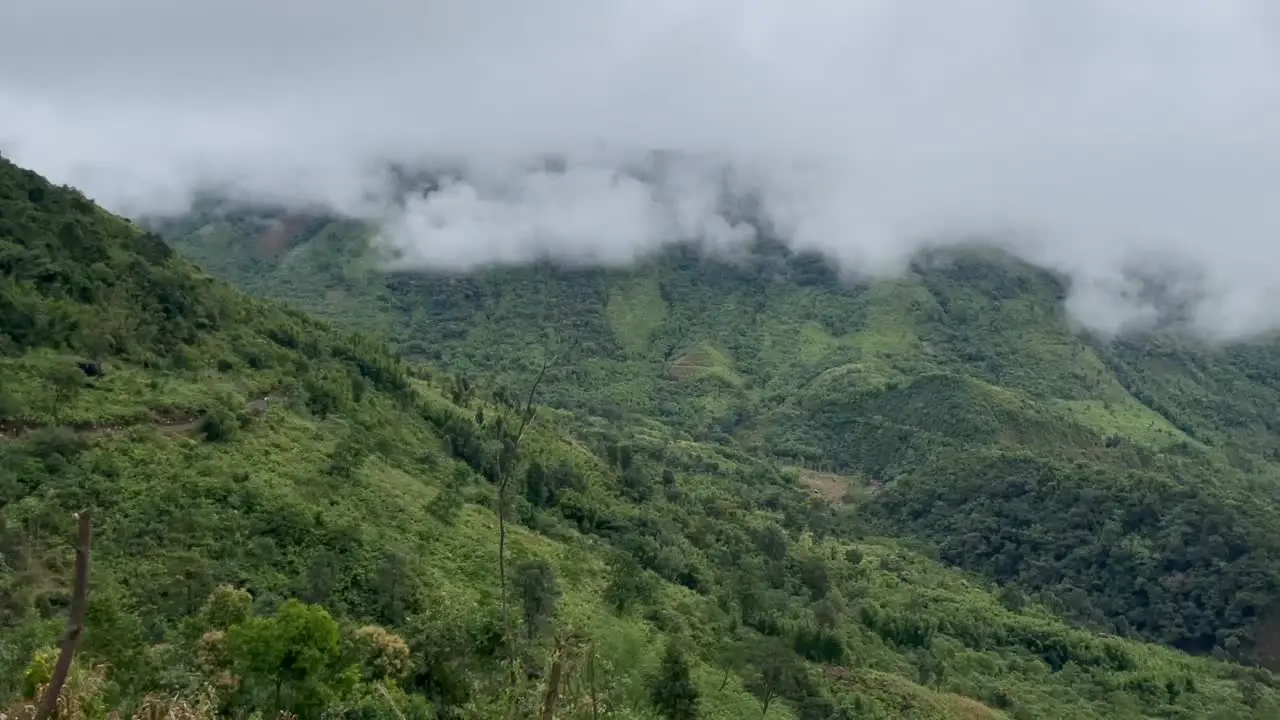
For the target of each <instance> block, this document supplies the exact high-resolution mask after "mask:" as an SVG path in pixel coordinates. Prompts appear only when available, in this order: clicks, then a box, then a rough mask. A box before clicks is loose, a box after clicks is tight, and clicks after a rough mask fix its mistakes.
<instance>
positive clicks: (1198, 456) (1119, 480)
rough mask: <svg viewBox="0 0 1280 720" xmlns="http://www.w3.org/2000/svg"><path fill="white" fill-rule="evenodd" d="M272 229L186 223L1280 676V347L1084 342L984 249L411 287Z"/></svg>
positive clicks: (351, 228) (337, 227)
mask: <svg viewBox="0 0 1280 720" xmlns="http://www.w3.org/2000/svg"><path fill="white" fill-rule="evenodd" d="M255 217H256V218H257V219H254V218H255ZM268 217H270V213H264V214H260V215H258V216H255V215H253V214H252V213H234V214H231V215H230V216H228V215H225V214H224V215H219V214H206V215H199V214H197V215H193V216H191V217H188V218H186V219H184V222H185V223H186V225H185V227H179V226H169V227H166V228H163V230H164V232H165V233H166V235H168V236H169V237H171V238H172V240H173V242H174V243H175V244H176V245H177V247H179V248H181V249H182V250H183V252H187V253H190V254H191V255H192V257H195V258H196V259H197V260H198V261H199V262H202V263H205V264H207V266H208V267H210V268H211V269H213V270H214V271H215V272H219V273H221V274H222V275H223V276H224V277H226V278H227V279H229V280H232V281H234V282H236V283H237V284H239V285H241V286H242V287H244V288H245V289H247V290H250V291H251V292H257V293H260V294H263V295H268V296H273V297H286V298H288V299H291V300H294V301H296V302H298V303H300V304H302V305H303V306H305V307H307V308H309V309H311V310H313V311H315V312H318V313H321V314H324V315H326V316H328V317H330V318H332V319H334V320H335V321H339V322H344V323H346V322H349V323H359V324H360V325H361V326H362V327H368V328H372V329H377V330H378V331H380V332H382V333H383V334H384V335H386V336H388V337H390V338H391V339H393V340H394V341H395V342H396V343H397V344H398V345H399V346H400V348H401V349H402V350H403V351H404V352H406V353H409V354H411V355H414V356H417V357H421V358H423V359H427V360H430V361H433V362H437V363H441V364H444V365H447V366H448V367H450V368H454V369H458V370H461V371H464V372H484V373H497V374H498V375H503V376H510V377H518V376H520V375H521V374H523V373H527V372H528V368H529V367H530V365H531V364H532V363H533V362H534V356H533V355H531V353H530V351H529V348H530V347H537V346H538V345H539V344H540V343H541V342H542V335H543V334H544V332H545V328H547V327H548V326H552V327H555V328H556V329H557V331H558V332H560V333H561V334H562V335H565V336H568V337H571V338H572V339H574V340H576V341H578V342H579V343H580V344H579V346H578V347H579V352H578V355H577V357H576V362H575V363H573V371H572V372H569V373H565V374H564V375H563V376H562V377H561V378H559V379H558V380H557V381H554V382H552V383H550V384H549V385H548V388H547V393H548V400H549V401H550V402H552V403H554V404H556V405H558V406H560V407H564V408H570V409H573V410H575V411H579V412H587V413H591V414H595V415H599V416H604V417H615V416H628V415H629V416H632V417H635V416H640V417H648V418H654V419H656V420H658V421H660V422H662V423H665V424H668V425H670V426H672V427H674V428H678V429H679V430H681V431H683V432H685V433H688V435H689V437H690V438H692V439H695V440H698V441H704V442H716V443H721V444H729V445H733V446H736V447H739V448H741V449H744V450H746V451H747V452H749V453H752V454H753V455H756V456H762V457H771V458H774V459H776V460H777V461H779V462H781V463H784V464H794V465H798V466H802V467H807V468H810V469H815V470H824V471H834V472H838V473H842V474H844V475H847V476H849V477H851V478H854V480H855V485H857V484H864V485H869V486H870V488H871V489H872V490H873V491H874V492H871V493H864V505H863V510H864V513H865V515H866V516H867V517H869V518H872V519H874V520H876V521H877V523H878V527H879V528H880V529H881V530H884V531H886V532H889V533H892V534H906V535H910V536H912V537H915V538H919V539H924V540H927V541H929V542H930V543H931V544H932V545H933V546H934V547H935V548H937V550H938V551H939V552H940V553H941V555H942V557H943V558H944V559H946V560H947V561H949V562H951V563H953V564H956V565H959V566H961V567H964V568H968V569H971V570H977V571H980V572H982V573H983V574H985V575H987V576H988V577H990V578H992V579H994V580H998V581H1001V582H1013V583H1015V584H1017V585H1018V586H1020V587H1021V588H1022V589H1023V590H1025V591H1028V592H1031V593H1035V594H1038V595H1039V596H1041V597H1042V598H1043V599H1044V600H1045V601H1046V602H1049V603H1051V604H1053V605H1054V606H1055V607H1058V608H1059V609H1060V610H1061V611H1062V612H1064V613H1066V614H1068V615H1070V616H1071V617H1072V618H1074V619H1075V620H1076V621H1077V622H1080V623H1084V624H1086V625H1088V626H1090V627H1095V628H1099V629H1104V630H1107V631H1110V632H1117V633H1121V634H1134V635H1136V636H1138V637H1141V638H1144V639H1148V640H1153V641H1158V642H1163V643H1167V644H1170V645H1172V646H1175V647H1179V648H1182V649H1186V650H1190V651H1195V652H1211V651H1212V652H1219V653H1227V654H1229V655H1232V656H1234V657H1239V658H1248V659H1256V660H1259V661H1262V662H1265V663H1267V664H1269V665H1272V666H1273V667H1280V657H1278V656H1276V652H1275V650H1273V649H1272V646H1273V645H1277V643H1276V641H1275V640H1274V639H1273V637H1272V636H1273V635H1274V630H1273V629H1272V627H1273V624H1274V620H1273V618H1275V617H1276V613H1277V609H1278V608H1280V604H1278V601H1280V534H1278V533H1277V532H1276V531H1275V529H1274V523H1273V522H1272V520H1271V519H1272V518H1274V517H1276V516H1277V512H1280V500H1278V498H1277V487H1278V486H1277V477H1278V468H1277V465H1276V464H1275V463H1274V462H1273V459H1274V457H1275V448H1276V447H1277V442H1280V434H1277V432H1276V430H1275V428H1276V422H1277V421H1276V419H1275V407H1277V405H1276V404H1275V401H1276V400H1280V398H1277V396H1276V383H1278V382H1280V366H1278V365H1277V364H1278V363H1280V350H1278V349H1277V348H1276V346H1275V345H1274V344H1264V345H1254V346H1247V347H1230V348H1214V347H1205V346H1201V345H1197V344H1195V343H1192V342H1189V341H1187V340H1185V339H1179V338H1177V337H1174V336H1171V335H1160V334H1157V335H1154V336H1150V337H1145V338H1126V339H1122V340H1119V341H1116V342H1114V343H1102V342H1098V341H1096V340H1094V339H1091V338H1089V337H1087V336H1081V335H1079V334H1077V333H1075V332H1073V330H1072V328H1071V327H1070V324H1069V322H1068V320H1067V318H1066V316H1065V314H1064V312H1063V309H1062V298H1063V297H1064V296H1065V286H1064V284H1063V281H1062V280H1061V279H1060V278H1057V277H1054V276H1053V275H1051V274H1049V273H1045V272H1043V271H1040V270H1038V269H1036V268H1033V267H1030V266H1028V265H1026V264H1024V263H1021V262H1019V261H1017V260H1014V259H1012V258H1009V257H1007V256H1004V255H1001V254H999V253H994V252H986V251H980V250H966V251H963V252H948V253H941V252H939V253H933V254H931V255H926V256H922V257H920V258H918V259H917V261H916V262H915V263H914V264H913V266H912V270H911V272H910V273H909V274H908V275H907V276H906V277H904V278H902V279H900V280H897V281H885V282H874V283H854V282H843V281H841V280H840V278H838V277H836V275H835V273H834V271H833V270H832V269H831V268H830V267H828V266H827V265H826V264H825V263H824V262H823V261H822V260H821V259H820V258H816V257H811V256H805V255H796V254H793V253H790V252H788V251H786V250H785V249H783V248H780V247H776V246H770V245H763V246H761V247H758V248H757V249H756V251H755V252H754V253H753V254H751V255H750V256H748V257H745V258H735V259H734V260H733V261H732V262H725V261H719V260H716V259H713V258H706V257H703V256H702V255H700V254H699V253H698V252H697V251H696V250H694V249H692V248H687V247H676V248H672V249H670V250H669V251H668V252H666V253H664V254H663V255H661V256H659V257H656V258H654V259H652V260H651V261H649V262H647V263H645V264H643V265H641V266H639V267H636V268H633V269H630V270H626V271H603V270H600V271H594V270H568V269H562V268H556V267H552V266H549V265H541V266H537V267H523V268H504V269H494V270H490V271H487V272H482V273H471V274H465V275H440V274H430V273H413V274H411V273H403V274H398V275H393V276H386V275H381V274H378V273H377V272H376V271H375V267H374V265H373V263H372V260H371V259H370V257H371V256H370V254H369V252H368V247H367V238H368V236H369V233H370V231H369V229H368V228H363V227H361V226H359V225H357V224H353V223H350V222H336V221H335V222H329V223H327V224H326V223H317V224H315V225H308V226H307V227H308V230H307V232H306V233H299V234H297V235H296V236H295V237H294V239H293V240H294V243H293V244H292V245H289V244H288V243H286V245H288V246H289V247H290V249H289V250H287V251H284V252H283V254H281V255H280V256H279V259H278V260H276V261H272V260H263V259H260V258H259V259H253V260H249V259H247V258H248V257H249V255H248V254H247V253H246V250H245V248H246V247H250V246H253V244H254V243H257V242H261V240H262V237H263V236H262V234H261V233H262V232H263V231H262V230H261V229H260V228H264V227H274V226H272V225H270V223H269V222H268V221H267V220H266V219H265V218H268ZM272 242H278V238H274V236H273V240H272ZM993 529H998V532H996V531H993Z"/></svg>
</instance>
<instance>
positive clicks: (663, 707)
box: [649, 641, 699, 720]
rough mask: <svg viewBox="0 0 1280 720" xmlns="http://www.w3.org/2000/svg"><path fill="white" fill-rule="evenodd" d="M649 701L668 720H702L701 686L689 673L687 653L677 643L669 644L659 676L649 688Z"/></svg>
mask: <svg viewBox="0 0 1280 720" xmlns="http://www.w3.org/2000/svg"><path fill="white" fill-rule="evenodd" d="M649 697H650V699H651V700H652V702H653V705H654V707H655V708H657V710H658V713H659V714H660V715H662V717H664V718H667V720H695V718H697V717H698V697H699V696H698V686H697V685H695V684H694V682H693V676H692V675H690V673H689V661H688V659H687V658H686V657H685V654H684V650H682V649H681V647H680V645H679V644H678V643H676V642H674V641H672V642H668V643H667V650H666V653H665V654H663V656H662V665H660V666H659V668H658V674H657V675H656V676H654V678H653V680H652V681H651V683H650V685H649Z"/></svg>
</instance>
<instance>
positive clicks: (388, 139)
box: [0, 0, 1280, 340]
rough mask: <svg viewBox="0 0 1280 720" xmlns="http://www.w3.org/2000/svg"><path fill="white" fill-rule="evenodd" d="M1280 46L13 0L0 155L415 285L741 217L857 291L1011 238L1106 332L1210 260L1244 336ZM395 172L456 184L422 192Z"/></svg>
mask: <svg viewBox="0 0 1280 720" xmlns="http://www.w3.org/2000/svg"><path fill="white" fill-rule="evenodd" d="M1277 35H1280V6H1277V5H1276V4H1275V3H1274V2H1268V1H1267V0H1217V1H1216V2H1212V3H1206V2H1201V1H1199V0H1128V1H1127V2H1123V3H1118V2H1114V1H1113V0H1074V1H1073V2H1070V3H1029V2H1025V1H1024V0H967V1H957V0H917V1H916V2H912V3H901V2H893V1H892V0H848V1H847V2H842V3H832V2H825V1H824V0H792V2H789V3H778V2H773V1H770V2H765V0H646V1H645V2H636V1H635V0H543V1H542V2H538V3H529V2H518V1H517V0H471V1H470V2H466V3H457V2H444V1H443V0H421V1H420V2H417V3H407V2H394V3H393V2H390V0H371V1H369V2H363V3H356V2H354V1H353V0H345V1H341V2H340V1H339V0H314V1H312V2H306V3H303V2H301V0H276V1H275V2H271V3H263V2H250V1H249V0H223V1H222V2H212V0H190V1H189V2H184V3H172V2H162V1H161V0H118V2H114V3H107V4H103V3H94V2H90V0H44V1H43V2H40V3H10V4H7V5H5V6H4V7H3V8H0V150H3V152H5V154H7V155H9V156H10V157H12V158H13V159H14V160H15V161H18V162H20V163H23V164H26V165H29V166H31V167H33V168H35V169H37V170H39V171H41V172H43V173H45V174H46V175H48V176H50V177H51V178H53V179H54V180H56V181H59V182H67V183H71V184H74V185H77V186H79V187H81V188H83V189H84V190H85V191H86V192H88V193H89V194H90V195H91V196H93V197H95V198H96V199H98V200H99V201H101V202H103V203H104V204H106V205H107V206H109V207H111V208H113V209H117V210H120V211H121V212H125V213H129V214H144V213H175V212H181V211H182V210H184V209H185V208H186V207H187V205H188V204H189V202H190V201H191V198H192V196H193V194H194V193H196V192H198V191H200V190H202V189H209V188H216V189H221V190H223V191H225V192H228V193H230V194H232V195H234V196H237V197H242V198H254V199H260V200H269V201H273V202H281V203H286V204H298V205H315V204H318V205H321V206H324V207H327V208H330V209H332V210H335V211H338V212H342V213H345V214H349V215H354V216H360V217H368V218H371V219H375V220H378V221H379V222H380V223H381V224H382V227H383V232H382V235H381V237H382V240H383V242H384V243H385V244H386V245H387V246H388V247H389V248H391V249H393V250H394V251H396V254H397V255H398V257H399V262H400V263H401V264H403V265H406V266H409V267H433V268H452V269H466V268H475V267H481V266H485V265H489V264H493V263H515V262H526V261H529V260H532V259H535V258H540V257H547V256H550V257H553V258H557V259H560V260H563V261H566V262H574V263H604V264H621V263H628V262H632V261H634V260H635V259H637V258H641V257H644V256H645V255H647V254H649V253H651V252H653V251H654V250H655V249H656V248H659V247H661V246H662V245H664V244H666V243H670V242H674V241H678V240H684V239H690V238H703V239H705V240H706V242H708V243H710V244H712V245H714V246H717V247H724V248H731V247H733V246H735V245H738V244H740V243H741V242H742V241H743V240H744V239H746V238H749V237H750V236H751V234H752V233H753V232H754V229H753V226H752V225H748V224H745V223H743V222H742V213H741V212H739V210H738V209H737V208H736V207H735V206H736V205H740V204H741V202H742V200H743V198H748V199H750V201H751V203H752V204H753V207H754V209H753V210H752V217H754V218H756V219H757V220H759V221H760V222H763V223H764V224H765V225H767V226H768V227H769V229H770V230H769V231H770V233H771V234H776V235H777V236H779V237H781V238H783V239H785V240H786V241H788V242H789V243H791V244H792V245H794V246H795V247H797V248H804V249H816V250H821V251H822V252H824V253H826V254H828V255H829V256H830V257H831V258H833V259H834V260H835V261H836V262H838V263H839V264H840V265H841V266H842V267H843V268H844V269H846V270H848V271H851V272H856V273H861V274H867V273H870V274H877V273H880V274H888V273H893V272H897V271H900V270H901V268H902V267H903V266H904V262H905V259H906V258H907V257H908V256H909V255H910V254H911V253H912V252H914V251H915V250H917V249H919V248H920V247H923V246H925V245H928V244H938V243H943V244H945V243H947V242H951V241H953V240H958V239H967V238H971V237H973V236H975V235H989V236H992V237H997V238H999V239H1000V242H1001V243H1002V244H1004V245H1005V246H1006V247H1008V248H1009V249H1011V250H1012V251H1014V252H1016V253H1018V254H1019V255H1021V256H1023V257H1024V258H1026V259H1028V260H1031V261H1033V262H1037V263H1040V264H1042V265H1045V266H1049V267H1053V268H1056V269H1059V270H1062V271H1064V272H1067V273H1068V274H1069V275H1070V276H1071V277H1072V280H1073V284H1072V295H1071V297H1070V298H1069V300H1068V309H1069V311H1070V312H1071V313H1072V314H1073V315H1074V316H1075V317H1076V318H1077V319H1078V320H1080V321H1081V322H1082V323H1084V324H1085V325H1086V326H1088V327H1090V328H1092V329H1094V330H1096V331H1098V332H1103V333H1108V334H1113V333H1118V332H1123V331H1125V330H1129V329H1135V328H1141V327H1144V326H1148V325H1150V324H1151V323H1153V322H1156V321H1158V320H1159V319H1160V317H1161V314H1162V313H1165V312H1166V309H1163V308H1164V306H1163V305H1161V302H1163V300H1160V298H1153V296H1152V295H1151V293H1150V292H1147V291H1146V290H1144V289H1143V287H1145V286H1144V282H1145V280H1144V279H1143V277H1144V273H1147V274H1149V273H1150V272H1155V271H1156V270H1159V269H1160V268H1163V267H1166V266H1169V265H1170V264H1173V265H1179V266H1190V267H1194V268H1196V272H1195V273H1193V274H1191V275H1185V274H1184V275H1178V276H1177V278H1178V279H1177V282H1176V283H1175V284H1176V285H1177V286H1178V287H1180V288H1182V290H1179V291H1178V295H1177V296H1178V297H1179V298H1181V300H1179V303H1180V305H1179V307H1182V308H1183V310H1185V312H1184V314H1185V316H1186V319H1187V321H1188V322H1189V323H1190V325H1191V327H1193V328H1194V329H1196V330H1197V331H1198V332H1200V333H1201V334H1204V335H1206V336H1209V337H1212V338H1215V339H1223V340H1230V339H1245V338H1250V337H1253V336H1256V335H1258V334H1261V333H1269V332H1271V331H1274V330H1276V329H1277V328H1280V311H1277V310H1276V309H1274V308H1275V306H1274V304H1273V303H1270V302H1268V300H1269V299H1270V298H1272V297H1275V295H1276V294H1275V290H1276V287H1275V286H1276V285H1277V280H1276V278H1280V243H1277V238H1278V237H1280V234H1278V231H1280V203H1277V202H1275V201H1274V199H1273V198H1272V197H1271V196H1270V195H1271V192H1272V191H1271V185H1272V183H1273V182H1274V181H1275V180H1276V179H1277V177H1280V62H1278V61H1280V58H1278V57H1277V48H1280V43H1277V42H1276V41H1277V39H1280V38H1277ZM655 151H665V154H664V152H658V153H657V154H655ZM388 163H396V164H400V165H404V166H408V167H428V168H436V169H439V168H441V167H446V166H447V167H450V168H456V169H457V170H458V171H457V172H454V173H452V174H451V175H450V178H449V179H447V180H446V181H444V182H442V183H441V184H440V185H439V187H438V188H437V189H436V190H435V191H434V192H432V193H430V194H428V195H426V196H425V197H424V196H415V197H411V198H409V199H402V198H398V197H395V193H394V192H392V189H391V188H392V185H391V184H390V183H389V182H388V179H389V178H388V176H387V174H386V173H385V172H384V170H385V168H386V167H387V164H388ZM1188 277H1191V278H1194V279H1193V280H1188V279H1187V278H1188ZM1188 283H1189V285H1188ZM1183 310H1180V312H1183Z"/></svg>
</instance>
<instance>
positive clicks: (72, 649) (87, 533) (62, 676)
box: [34, 510, 93, 720]
mask: <svg viewBox="0 0 1280 720" xmlns="http://www.w3.org/2000/svg"><path fill="white" fill-rule="evenodd" d="M76 519H78V520H79V521H80V530H79V532H78V533H77V534H76V568H75V573H76V575H75V586H74V587H73V589H72V591H71V614H70V615H69V616H68V617H67V629H66V631H65V632H64V633H63V635H62V652H61V653H59V654H58V664H57V665H56V666H54V669H53V677H52V678H50V679H49V687H47V688H45V691H44V698H42V699H41V700H40V707H39V708H38V709H37V710H36V716H35V719H34V720H48V719H49V718H50V717H52V716H53V712H54V710H56V709H57V707H58V696H59V695H60V694H61V693H62V686H63V685H64V684H65V683H66V682H67V674H68V673H69V672H71V661H72V659H73V658H74V657H75V654H76V646H77V645H79V644H80V637H81V636H82V635H84V616H85V611H86V610H87V609H88V607H89V549H90V546H91V544H92V543H93V525H92V519H91V517H90V514H89V511H88V510H82V511H80V512H79V513H76Z"/></svg>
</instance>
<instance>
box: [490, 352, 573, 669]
mask: <svg viewBox="0 0 1280 720" xmlns="http://www.w3.org/2000/svg"><path fill="white" fill-rule="evenodd" d="M567 354H568V351H567V350H566V351H565V352H562V353H559V354H557V355H552V354H551V352H550V350H549V348H547V347H546V346H545V345H544V346H543V352H542V363H541V365H540V366H539V367H538V374H537V375H536V376H535V377H534V378H533V383H532V384H531V385H530V386H529V394H528V396H527V397H526V398H525V401H524V406H523V407H521V408H519V411H520V425H519V427H518V428H517V429H516V434H515V437H514V438H512V439H511V441H510V443H509V444H508V442H507V439H506V438H505V437H504V438H502V441H501V442H502V447H501V448H499V450H498V592H499V594H500V596H501V602H502V627H503V632H505V633H506V636H507V654H508V660H509V661H510V663H511V683H512V684H513V685H514V684H515V683H516V679H517V675H516V659H517V655H516V637H515V633H514V632H513V631H512V629H511V609H510V607H509V601H508V598H507V488H508V486H510V484H511V474H512V471H513V470H514V469H515V464H516V458H517V456H518V454H519V452H520V442H521V441H522V440H524V433H525V431H526V430H527V429H528V428H529V424H530V423H532V422H533V418H534V416H536V415H537V414H538V407H537V404H536V400H537V398H538V388H539V387H541V386H542V381H543V379H544V378H546V376H547V371H548V370H550V369H551V368H552V367H553V366H554V365H555V364H556V363H557V362H559V361H560V359H561V358H563V357H565V356H566V355H567Z"/></svg>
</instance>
